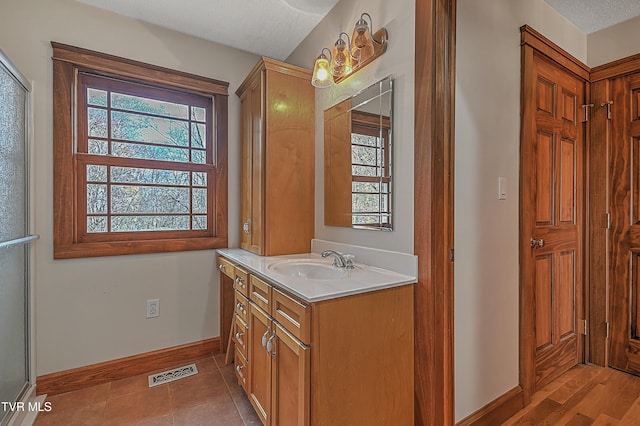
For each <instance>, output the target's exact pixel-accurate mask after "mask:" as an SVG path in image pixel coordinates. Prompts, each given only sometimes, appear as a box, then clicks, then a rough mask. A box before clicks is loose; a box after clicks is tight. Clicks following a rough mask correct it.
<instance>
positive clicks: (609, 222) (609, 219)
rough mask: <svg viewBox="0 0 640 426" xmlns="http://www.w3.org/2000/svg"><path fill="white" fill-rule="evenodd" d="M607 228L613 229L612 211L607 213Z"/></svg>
mask: <svg viewBox="0 0 640 426" xmlns="http://www.w3.org/2000/svg"><path fill="white" fill-rule="evenodd" d="M607 229H611V213H607Z"/></svg>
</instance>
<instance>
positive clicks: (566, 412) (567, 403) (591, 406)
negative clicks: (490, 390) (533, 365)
mask: <svg viewBox="0 0 640 426" xmlns="http://www.w3.org/2000/svg"><path fill="white" fill-rule="evenodd" d="M503 424H504V425H536V426H537V425H571V426H574V425H630V426H631V425H633V426H638V425H640V377H637V376H632V375H630V374H626V373H622V372H620V371H617V370H613V369H611V368H603V367H596V366H593V365H582V364H581V365H578V366H576V367H574V368H573V369H571V370H569V371H568V372H567V373H566V374H565V375H563V376H562V377H560V378H559V379H558V380H556V381H554V382H552V383H550V384H549V385H547V386H546V387H544V388H543V389H542V390H540V391H538V392H536V394H535V395H534V396H533V398H532V402H531V404H530V405H528V406H527V407H526V408H524V409H523V410H521V411H519V412H518V413H517V414H516V415H515V416H513V417H512V418H510V419H509V420H507V421H506V422H505V423H503Z"/></svg>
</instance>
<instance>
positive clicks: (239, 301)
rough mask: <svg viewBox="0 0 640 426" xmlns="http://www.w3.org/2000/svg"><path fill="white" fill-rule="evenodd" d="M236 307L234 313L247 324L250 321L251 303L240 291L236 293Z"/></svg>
mask: <svg viewBox="0 0 640 426" xmlns="http://www.w3.org/2000/svg"><path fill="white" fill-rule="evenodd" d="M235 293H236V305H235V308H234V312H235V313H236V315H237V316H239V317H240V318H241V319H242V320H243V321H244V322H245V324H246V323H247V321H249V315H248V312H249V301H248V300H247V298H246V297H244V296H243V295H242V293H240V292H239V291H236V292H235Z"/></svg>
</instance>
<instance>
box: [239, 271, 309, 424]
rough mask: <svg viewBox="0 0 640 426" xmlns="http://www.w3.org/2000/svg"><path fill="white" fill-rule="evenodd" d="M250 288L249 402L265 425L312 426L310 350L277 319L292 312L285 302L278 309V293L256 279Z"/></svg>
mask: <svg viewBox="0 0 640 426" xmlns="http://www.w3.org/2000/svg"><path fill="white" fill-rule="evenodd" d="M249 288H250V294H249V297H250V302H249V336H250V337H249V339H250V340H249V342H250V343H249V359H250V362H249V377H251V381H250V385H249V389H248V391H247V395H248V397H249V400H250V401H251V404H252V405H253V407H254V408H255V410H256V413H257V414H258V416H259V417H260V420H262V423H263V424H265V425H305V424H309V423H308V417H309V416H308V413H309V355H310V350H309V347H308V346H306V345H305V344H304V343H303V342H301V341H300V340H299V339H298V338H296V337H295V336H294V335H293V334H292V333H295V331H290V330H287V328H286V327H288V326H289V325H288V324H287V323H282V324H281V323H278V322H277V321H276V320H275V319H274V316H275V315H276V314H277V313H278V312H280V315H282V314H283V313H284V312H285V310H286V311H291V309H288V308H286V307H284V305H283V304H282V299H281V302H280V303H279V306H280V308H278V309H276V308H275V305H274V303H273V302H274V297H273V295H274V294H281V293H280V292H279V291H278V290H276V289H273V287H272V286H271V285H270V284H268V283H267V282H265V281H263V280H261V279H260V278H258V277H256V276H253V275H252V276H251V278H250V287H249ZM281 295H282V294H281ZM285 297H286V296H285ZM287 299H288V298H287ZM289 300H290V301H291V303H294V304H298V302H295V301H293V300H291V299H289ZM285 303H286V304H288V302H287V301H286V300H285ZM298 305H300V304H298ZM300 306H303V307H304V305H300ZM305 308H306V307H305ZM285 315H286V314H285ZM290 322H291V323H297V321H296V320H295V319H294V318H290ZM293 329H294V330H295V329H296V327H293Z"/></svg>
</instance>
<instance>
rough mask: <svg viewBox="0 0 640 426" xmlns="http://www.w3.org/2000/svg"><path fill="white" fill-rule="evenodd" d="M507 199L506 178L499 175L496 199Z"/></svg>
mask: <svg viewBox="0 0 640 426" xmlns="http://www.w3.org/2000/svg"><path fill="white" fill-rule="evenodd" d="M506 199H507V178H506V177H499V178H498V200H506Z"/></svg>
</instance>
